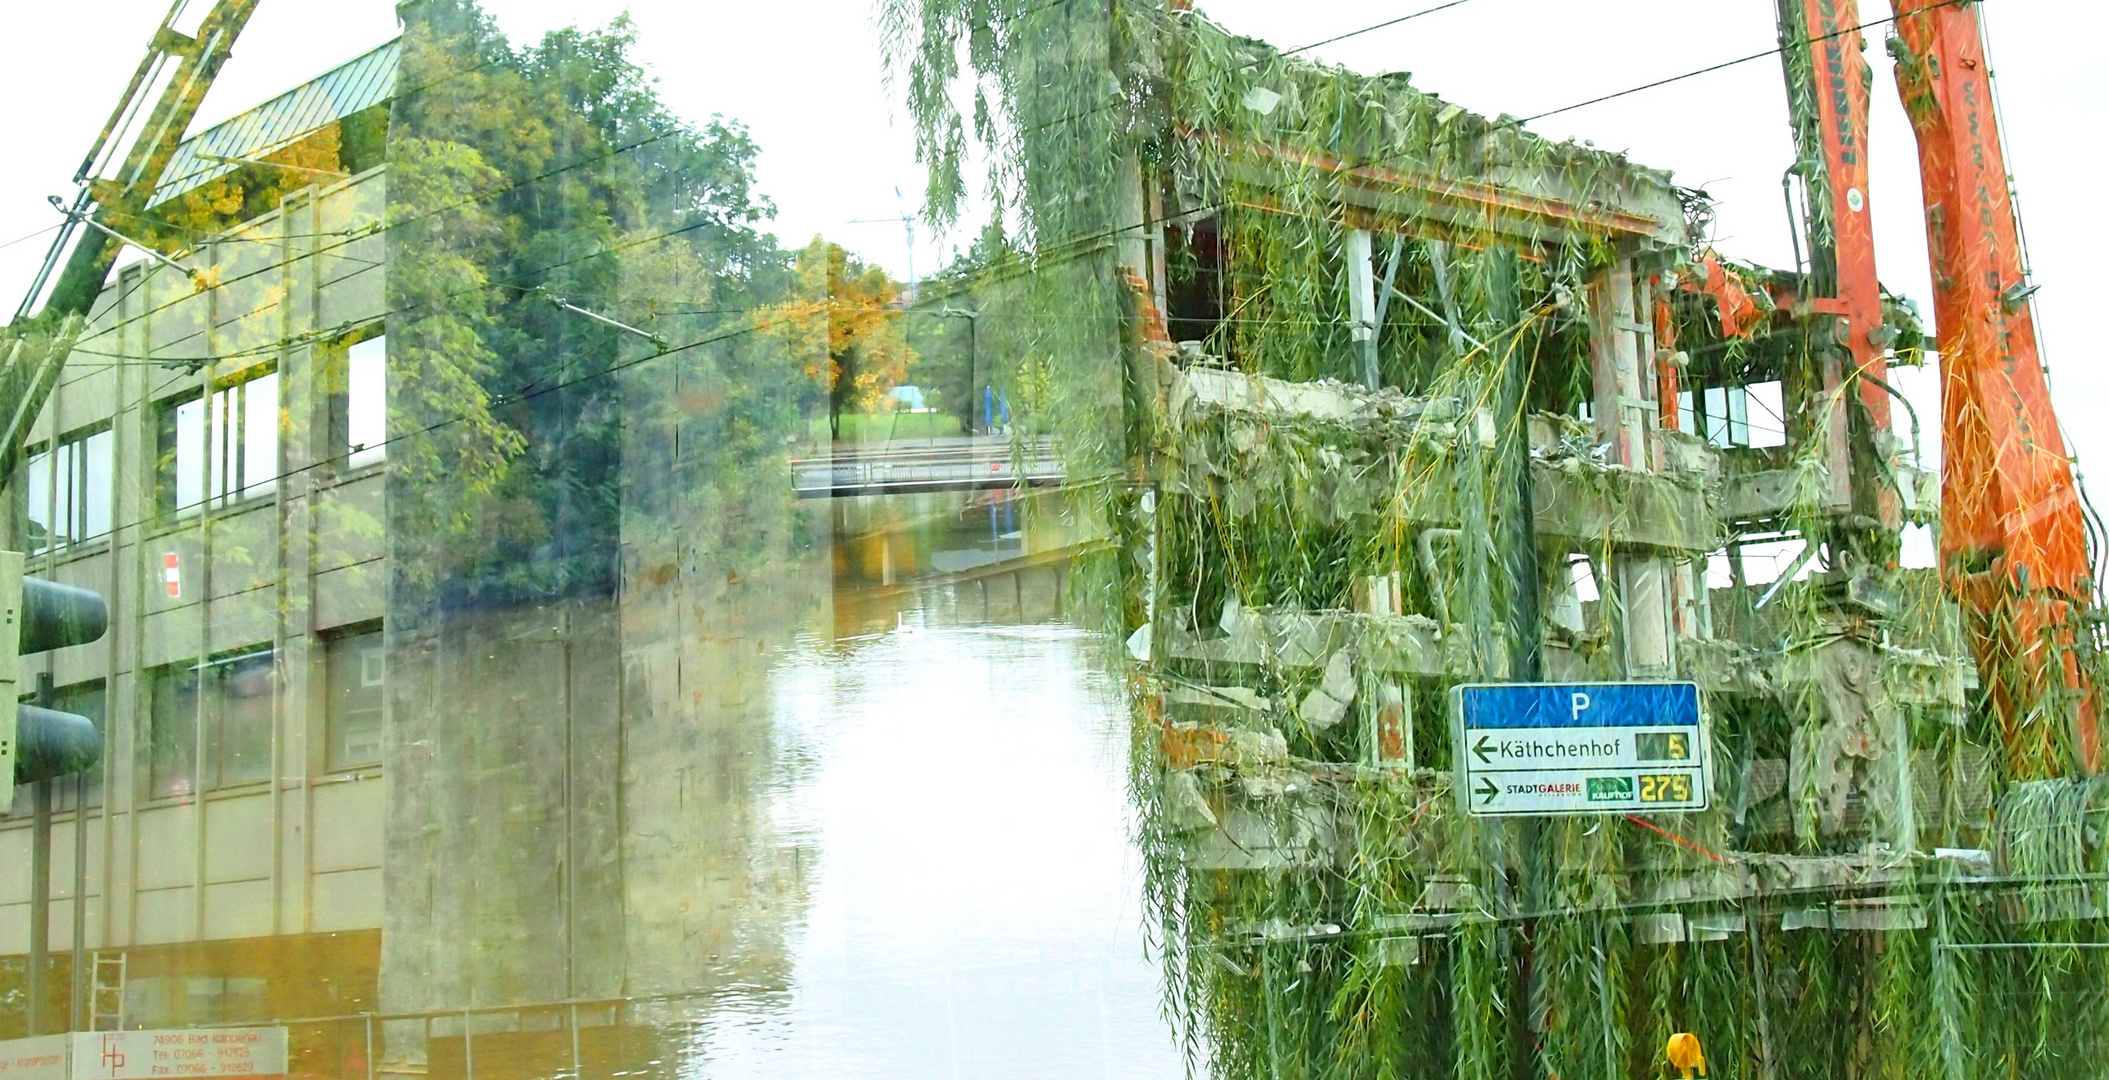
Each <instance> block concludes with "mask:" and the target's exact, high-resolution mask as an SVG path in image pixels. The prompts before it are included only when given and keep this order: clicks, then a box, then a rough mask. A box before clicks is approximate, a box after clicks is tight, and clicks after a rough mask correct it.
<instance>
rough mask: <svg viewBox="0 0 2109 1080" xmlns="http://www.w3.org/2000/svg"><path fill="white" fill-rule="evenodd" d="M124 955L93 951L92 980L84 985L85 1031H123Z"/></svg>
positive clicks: (120, 952) (121, 953)
mask: <svg viewBox="0 0 2109 1080" xmlns="http://www.w3.org/2000/svg"><path fill="white" fill-rule="evenodd" d="M124 990H125V954H124V953H123V952H122V951H119V952H118V953H117V955H115V956H112V955H109V954H107V953H104V952H102V951H100V950H98V951H97V952H96V953H95V981H94V982H93V983H91V984H90V985H89V988H88V1030H90V1031H123V1030H124Z"/></svg>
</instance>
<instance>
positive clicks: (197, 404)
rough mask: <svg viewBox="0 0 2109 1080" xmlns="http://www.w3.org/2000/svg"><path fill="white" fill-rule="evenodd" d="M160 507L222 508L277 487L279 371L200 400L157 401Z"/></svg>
mask: <svg viewBox="0 0 2109 1080" xmlns="http://www.w3.org/2000/svg"><path fill="white" fill-rule="evenodd" d="M160 427H161V430H160V464H161V478H160V479H161V483H160V499H161V509H162V510H163V511H164V512H173V513H189V512H191V511H193V510H196V509H197V508H198V507H199V506H200V505H201V504H207V503H209V504H210V505H212V506H215V507H219V506H227V505H230V504H233V503H237V502H240V501H242V500H244V499H254V498H259V497H261V496H265V495H269V494H271V493H272V492H273V491H275V490H277V487H278V373H277V372H276V371H272V370H268V369H266V370H262V371H261V372H259V373H256V374H252V375H248V376H244V377H242V378H239V379H237V380H233V381H230V382H227V383H225V384H222V385H220V386H218V387H216V388H214V389H213V391H212V393H211V394H210V395H208V396H205V397H193V398H188V399H182V398H178V399H172V400H170V401H167V402H164V403H162V406H161V425H160Z"/></svg>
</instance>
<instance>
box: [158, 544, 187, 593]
mask: <svg viewBox="0 0 2109 1080" xmlns="http://www.w3.org/2000/svg"><path fill="white" fill-rule="evenodd" d="M161 583H162V584H163V585H166V586H168V594H169V595H170V596H176V597H180V596H182V595H183V570H182V568H181V564H179V563H178V562H177V560H176V553H175V552H173V551H171V552H169V553H167V554H165V555H163V556H161Z"/></svg>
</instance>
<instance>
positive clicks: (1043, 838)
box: [691, 613, 1179, 1077]
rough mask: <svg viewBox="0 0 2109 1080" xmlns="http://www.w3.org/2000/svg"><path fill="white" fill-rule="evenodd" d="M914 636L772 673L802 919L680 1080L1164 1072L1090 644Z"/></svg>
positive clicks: (811, 657) (1059, 631) (1120, 751)
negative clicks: (776, 967)
mask: <svg viewBox="0 0 2109 1080" xmlns="http://www.w3.org/2000/svg"><path fill="white" fill-rule="evenodd" d="M917 614H920V613H917ZM916 621H917V620H916V618H914V617H910V618H906V619H904V626H903V628H902V629H901V630H899V631H897V632H894V633H890V634H886V635H884V636H883V637H880V638H878V639H876V640H870V641H864V642H857V643H852V644H849V645H847V646H842V647H829V646H827V645H824V644H822V643H818V642H811V643H808V644H807V645H806V646H805V647H803V648H802V649H801V650H799V652H798V653H797V655H796V656H794V657H793V658H792V659H791V660H790V661H789V662H788V663H787V664H785V665H784V666H783V667H782V668H780V669H779V670H778V672H777V677H776V680H775V681H776V685H777V687H778V691H777V725H778V732H779V736H780V739H781V750H780V755H781V758H782V762H783V764H782V767H781V768H780V770H779V776H781V777H783V780H782V781H781V783H780V785H779V786H778V787H777V788H776V789H775V790H773V791H771V792H770V793H769V796H768V802H769V814H770V815H771V817H772V819H773V820H774V821H775V823H776V825H777V828H778V829H779V830H780V831H781V833H782V834H784V835H786V836H789V837H795V838H797V841H796V842H798V843H800V846H801V847H803V848H804V849H805V850H807V851H810V852H812V853H813V854H812V857H813V858H814V859H815V860H816V861H815V864H814V865H812V866H810V867H809V868H808V873H809V875H810V892H809V900H808V907H807V913H806V917H805V919H804V922H803V925H801V926H799V927H798V928H797V929H796V930H795V931H794V932H793V933H792V934H791V935H790V939H791V946H790V952H791V956H792V961H791V968H790V972H791V974H790V979H789V982H788V986H786V987H785V988H783V989H781V990H764V989H760V988H754V989H748V990H740V991H734V992H730V993H728V994H726V995H725V996H724V997H722V998H721V999H720V1000H719V1001H717V1002H716V1003H714V1005H713V1007H712V1010H711V1015H710V1016H709V1017H708V1018H707V1019H706V1020H705V1021H704V1022H703V1024H702V1026H701V1028H700V1030H699V1032H698V1034H697V1036H696V1038H695V1040H694V1043H693V1046H692V1047H691V1052H692V1053H693V1054H694V1055H695V1057H694V1059H693V1060H694V1065H695V1069H694V1072H695V1074H696V1075H704V1076H740V1077H750V1076H756V1077H771V1076H820V1075H826V1076H887V1077H898V1076H1006V1077H1033V1076H1047V1077H1056V1076H1061V1077H1080V1076H1092V1077H1096V1076H1171V1075H1175V1074H1176V1073H1177V1072H1178V1071H1179V1062H1178V1058H1177V1055H1176V1053H1175V1051H1174V1048H1173V1045H1172V1042H1171V1038H1170V1035H1169V1032H1168V1031H1167V1029H1166V1028H1165V1026H1164V1024H1163V1022H1162V1021H1161V1020H1160V1019H1159V1016H1158V1004H1159V990H1158V986H1159V983H1158V977H1157V971H1156V968H1155V966H1154V965H1153V964H1152V963H1151V962H1150V961H1149V960H1148V959H1147V958H1146V957H1145V955H1144V951H1143V939H1142V932H1141V918H1140V910H1139V903H1138V897H1139V893H1138V882H1139V880H1140V869H1139V863H1138V860H1137V858H1136V856H1135V854H1134V852H1133V850H1132V848H1131V847H1130V846H1129V845H1128V843H1127V842H1126V837H1127V836H1128V835H1129V834H1130V822H1129V814H1128V810H1127V807H1126V801H1125V796H1124V792H1123V784H1124V780H1123V777H1124V775H1125V761H1126V742H1127V732H1126V724H1125V720H1124V717H1123V714H1122V711H1121V707H1120V705H1119V702H1118V700H1117V696H1116V689H1115V687H1114V686H1113V685H1112V684H1111V683H1110V681H1109V680H1108V679H1107V677H1106V675H1105V674H1104V673H1103V672H1102V671H1100V670H1097V669H1096V668H1095V667H1094V666H1093V663H1092V658H1093V656H1094V652H1095V649H1096V646H1095V644H1094V643H1093V642H1092V641H1091V639H1089V638H1088V637H1087V636H1086V635H1084V634H1082V633H1081V632H1079V631H1077V630H1075V629H1073V628H1070V627H1066V626H1061V625H1036V626H1013V627H993V626H992V627H981V628H961V627H943V626H917V625H916Z"/></svg>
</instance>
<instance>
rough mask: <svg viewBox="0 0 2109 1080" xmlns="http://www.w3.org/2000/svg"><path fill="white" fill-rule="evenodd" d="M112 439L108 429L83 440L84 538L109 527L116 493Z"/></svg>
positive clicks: (91, 536)
mask: <svg viewBox="0 0 2109 1080" xmlns="http://www.w3.org/2000/svg"><path fill="white" fill-rule="evenodd" d="M112 445H113V440H112V436H111V434H110V432H109V431H108V430H107V429H106V430H103V431H98V432H96V433H95V434H93V435H90V436H88V437H87V438H86V439H84V440H82V442H81V493H80V495H79V496H78V498H79V500H80V504H81V539H83V540H89V539H93V538H95V537H98V536H102V535H104V534H106V533H108V532H109V531H110V509H111V500H112V497H113V495H114V485H113V481H112V477H113V475H114V474H113V473H112V472H111V469H112V462H111V454H112V452H113V451H112Z"/></svg>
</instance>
